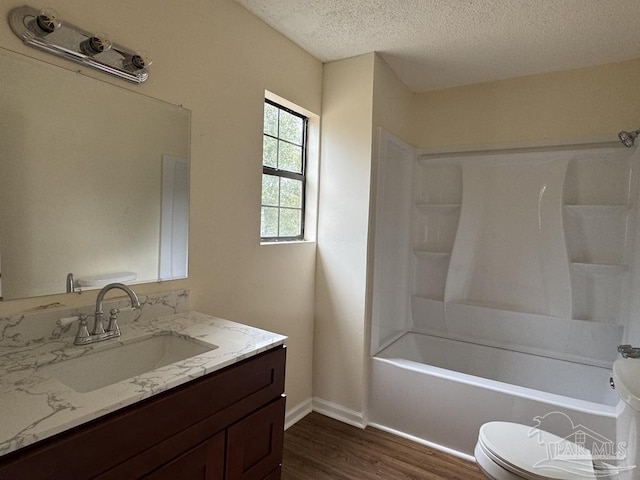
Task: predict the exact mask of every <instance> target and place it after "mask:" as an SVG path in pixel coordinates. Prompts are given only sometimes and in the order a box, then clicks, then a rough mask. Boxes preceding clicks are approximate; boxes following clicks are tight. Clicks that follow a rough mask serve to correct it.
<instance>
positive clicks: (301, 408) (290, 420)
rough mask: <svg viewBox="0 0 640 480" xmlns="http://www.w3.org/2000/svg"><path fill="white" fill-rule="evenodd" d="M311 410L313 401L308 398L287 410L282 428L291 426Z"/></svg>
mask: <svg viewBox="0 0 640 480" xmlns="http://www.w3.org/2000/svg"><path fill="white" fill-rule="evenodd" d="M312 411H313V401H312V400H311V399H310V398H307V399H306V400H303V401H302V402H300V403H299V404H298V405H296V406H295V407H293V408H290V409H288V410H287V413H285V416H284V429H285V430H287V429H289V427H292V426H293V425H295V424H296V423H298V422H299V421H300V420H302V419H303V418H304V417H306V416H307V415H309V414H310V413H311V412H312Z"/></svg>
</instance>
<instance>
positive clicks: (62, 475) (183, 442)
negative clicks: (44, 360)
mask: <svg viewBox="0 0 640 480" xmlns="http://www.w3.org/2000/svg"><path fill="white" fill-rule="evenodd" d="M284 370H285V348H283V347H276V348H274V349H272V350H269V351H268V352H265V353H262V354H260V355H257V356H255V357H252V358H250V359H247V360H244V361H242V362H241V363H238V364H236V365H232V366H230V367H227V368H225V369H223V370H220V371H218V372H214V373H212V374H209V375H207V376H205V377H202V378H200V379H197V380H194V381H192V382H189V383H187V384H185V385H183V386H180V387H177V388H174V389H172V390H169V391H167V392H164V393H162V394H159V395H157V396H154V397H151V398H149V399H147V400H144V401H142V402H139V403H137V404H135V405H132V406H130V407H127V408H124V409H122V410H119V411H117V412H114V413H112V414H109V415H107V416H105V417H102V418H100V419H98V420H95V421H92V422H89V423H87V424H85V425H81V426H79V427H77V428H75V429H73V430H71V431H68V432H65V433H62V434H60V435H57V436H55V437H52V438H51V439H47V440H43V441H42V442H39V443H36V444H35V445H33V446H31V447H26V448H25V449H23V450H18V451H16V452H14V453H11V454H8V455H6V456H5V457H1V458H0V480H17V479H21V478H25V479H27V478H28V479H34V478H38V479H61V480H62V479H65V480H66V479H69V478H93V477H96V476H99V475H100V478H104V479H107V478H119V479H124V478H137V477H136V476H137V475H138V474H139V475H138V476H141V475H143V474H145V473H147V472H149V471H151V470H152V469H154V468H156V467H157V466H158V465H160V464H161V463H164V462H166V461H167V460H169V459H172V458H175V457H177V456H178V455H180V454H181V453H182V452H185V451H186V450H188V449H189V448H192V447H194V446H195V445H197V444H198V443H200V442H202V441H204V440H206V439H207V438H209V437H210V436H211V435H213V434H215V433H217V432H220V431H222V430H224V429H225V428H226V427H228V426H229V425H231V424H233V423H235V422H237V421H238V420H240V419H242V418H243V417H245V416H246V415H248V414H250V413H252V412H254V411H256V410H258V409H259V408H260V407H262V406H263V405H266V404H268V403H270V402H271V401H273V400H275V399H277V398H279V397H280V395H281V394H282V393H283V391H284ZM189 427H193V428H189ZM155 447H157V448H155ZM159 462H161V463H159ZM119 466H120V467H119ZM101 474H102V475H101Z"/></svg>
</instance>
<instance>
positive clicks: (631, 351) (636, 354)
mask: <svg viewBox="0 0 640 480" xmlns="http://www.w3.org/2000/svg"><path fill="white" fill-rule="evenodd" d="M618 352H620V353H621V354H622V358H640V348H638V347H633V346H631V345H618Z"/></svg>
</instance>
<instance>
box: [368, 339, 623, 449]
mask: <svg viewBox="0 0 640 480" xmlns="http://www.w3.org/2000/svg"><path fill="white" fill-rule="evenodd" d="M370 375H371V376H370V389H369V392H370V396H369V406H368V413H367V423H368V424H369V425H371V426H374V427H377V428H381V429H383V430H387V431H390V432H393V433H396V434H399V435H401V436H405V437H408V438H412V439H415V440H417V441H420V442H422V443H425V444H427V445H430V446H432V447H435V448H438V449H440V450H444V451H447V452H449V453H453V454H455V455H458V456H461V457H463V458H467V459H472V458H473V457H472V455H473V449H474V446H475V443H476V440H477V436H478V430H479V429H480V426H481V425H482V424H483V423H486V422H489V421H492V420H502V421H510V422H517V423H521V424H524V425H531V426H540V428H543V429H545V430H547V431H550V432H551V433H555V434H556V435H559V436H561V437H565V436H568V435H570V434H571V433H572V431H574V430H575V427H578V426H580V427H586V429H589V430H587V431H592V432H595V433H597V434H599V435H602V436H604V437H606V438H608V439H615V419H616V403H617V397H616V395H615V392H614V391H613V390H612V389H611V388H610V387H609V377H610V375H611V370H610V369H608V368H603V367H597V366H590V365H583V364H580V363H575V362H569V361H565V360H557V359H553V358H547V357H543V356H538V355H532V354H528V353H521V352H515V351H511V350H506V349H501V348H495V347H488V346H484V345H476V344H472V343H467V342H461V341H457V340H449V339H445V338H439V337H434V336H430V335H424V334H420V333H406V334H405V335H403V336H402V337H401V338H399V339H398V340H396V341H395V342H394V343H392V344H391V345H390V346H388V347H387V348H385V349H384V350H383V351H381V352H380V353H379V354H377V355H376V356H374V357H372V358H371V364H370ZM547 415H548V416H547ZM545 416H546V417H545ZM536 417H538V418H540V419H541V424H539V423H538V422H536V420H534V419H535V418H536ZM583 429H584V428H583Z"/></svg>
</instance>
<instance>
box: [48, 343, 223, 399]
mask: <svg viewBox="0 0 640 480" xmlns="http://www.w3.org/2000/svg"><path fill="white" fill-rule="evenodd" d="M108 341H110V340H107V342H108ZM116 341H117V340H116ZM216 348H218V347H217V346H216V345H211V344H206V345H204V344H201V343H196V342H195V341H191V340H187V339H185V338H182V337H177V336H174V335H170V334H166V335H156V336H153V337H146V338H142V339H140V340H137V341H133V342H131V343H126V344H125V345H120V346H117V347H113V348H107V349H105V350H100V351H97V352H92V353H88V354H85V355H81V356H79V357H75V358H72V359H69V360H64V361H62V362H59V363H55V364H52V365H48V366H45V367H43V368H41V369H40V372H41V373H42V374H44V375H47V376H50V377H53V378H55V379H56V380H58V381H60V382H62V383H64V384H65V385H67V386H68V387H71V388H72V389H74V390H75V391H76V392H81V393H86V392H91V391H93V390H97V389H99V388H102V387H106V386H107V385H112V384H114V383H118V382H120V381H122V380H126V379H128V378H132V377H135V376H136V375H140V374H142V373H146V372H150V371H152V370H155V369H156V368H160V367H164V366H166V365H170V364H172V363H174V362H179V361H181V360H186V359H187V358H190V357H195V356H196V355H200V354H201V353H205V352H209V351H211V350H215V349H216Z"/></svg>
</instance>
